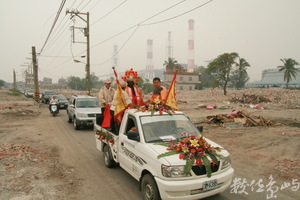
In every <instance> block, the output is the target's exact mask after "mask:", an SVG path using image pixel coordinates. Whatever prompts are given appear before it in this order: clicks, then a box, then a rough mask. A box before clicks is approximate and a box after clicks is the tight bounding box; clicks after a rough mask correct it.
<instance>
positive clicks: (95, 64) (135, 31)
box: [94, 25, 140, 66]
mask: <svg viewBox="0 0 300 200" xmlns="http://www.w3.org/2000/svg"><path fill="white" fill-rule="evenodd" d="M139 27H140V26H139V25H137V26H136V29H135V30H134V31H133V32H132V34H131V35H130V36H129V38H128V39H127V40H126V41H125V42H124V43H123V45H122V46H121V48H120V49H119V50H118V51H117V52H116V53H115V54H114V55H113V56H112V57H110V58H109V59H107V60H106V61H104V62H103V63H101V64H94V66H99V65H103V64H105V63H107V62H108V61H110V60H111V59H112V58H113V57H114V56H115V55H116V54H118V53H119V52H120V51H121V50H122V48H123V47H124V46H125V45H126V43H127V42H128V41H129V40H130V39H131V38H132V37H133V35H134V34H135V32H136V31H137V29H138V28H139Z"/></svg>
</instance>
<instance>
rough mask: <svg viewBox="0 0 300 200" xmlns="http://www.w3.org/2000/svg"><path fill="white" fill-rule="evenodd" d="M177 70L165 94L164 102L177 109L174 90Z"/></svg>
mask: <svg viewBox="0 0 300 200" xmlns="http://www.w3.org/2000/svg"><path fill="white" fill-rule="evenodd" d="M176 76H177V72H175V74H174V77H173V80H172V83H171V85H170V88H169V92H168V95H167V100H166V104H167V105H168V106H170V107H171V108H173V109H174V110H178V106H177V102H176V91H175V83H176Z"/></svg>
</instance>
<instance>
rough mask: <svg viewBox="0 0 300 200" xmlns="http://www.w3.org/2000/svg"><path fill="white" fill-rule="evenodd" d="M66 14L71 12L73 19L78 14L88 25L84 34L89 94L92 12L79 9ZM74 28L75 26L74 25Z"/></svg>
mask: <svg viewBox="0 0 300 200" xmlns="http://www.w3.org/2000/svg"><path fill="white" fill-rule="evenodd" d="M66 14H71V19H72V18H73V17H74V15H76V16H77V17H79V18H80V19H82V20H83V21H84V22H85V23H86V24H87V25H86V28H84V29H83V30H84V36H85V37H86V48H87V49H86V66H85V71H86V90H87V94H88V95H90V94H91V72H90V71H91V70H90V66H91V65H90V17H89V16H90V13H89V12H87V13H81V12H78V11H69V10H67V11H66ZM80 15H86V19H84V18H83V17H81V16H80ZM73 28H74V27H73ZM74 42H75V41H74Z"/></svg>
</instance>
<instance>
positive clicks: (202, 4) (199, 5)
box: [141, 0, 213, 26]
mask: <svg viewBox="0 0 300 200" xmlns="http://www.w3.org/2000/svg"><path fill="white" fill-rule="evenodd" d="M212 1H213V0H210V1H207V2H205V3H203V4H201V5H199V6H197V7H195V8H193V9H191V10H188V11H186V12H184V13H181V14H179V15H176V16H174V17H170V18H168V19H164V20H161V21H157V22H153V23H148V24H141V26H149V25H154V24H159V23H162V22H166V21H169V20H172V19H175V18H177V17H180V16H182V15H185V14H187V13H189V12H192V11H194V10H197V9H198V8H201V7H203V6H205V5H206V4H209V3H211V2H212Z"/></svg>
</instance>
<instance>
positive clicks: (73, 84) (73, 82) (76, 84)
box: [68, 76, 86, 90]
mask: <svg viewBox="0 0 300 200" xmlns="http://www.w3.org/2000/svg"><path fill="white" fill-rule="evenodd" d="M68 80H69V82H68V86H69V87H70V88H71V89H73V90H85V89H86V81H85V78H84V79H80V78H79V77H75V76H71V77H69V78H68Z"/></svg>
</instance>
